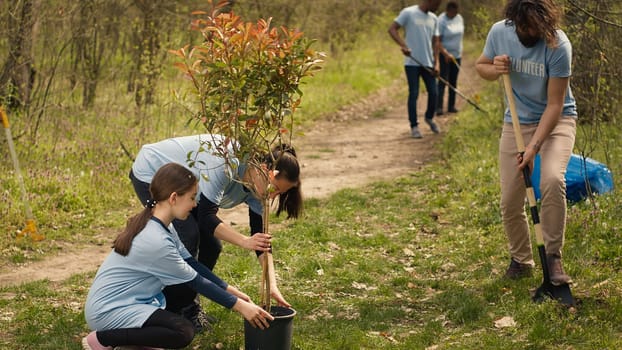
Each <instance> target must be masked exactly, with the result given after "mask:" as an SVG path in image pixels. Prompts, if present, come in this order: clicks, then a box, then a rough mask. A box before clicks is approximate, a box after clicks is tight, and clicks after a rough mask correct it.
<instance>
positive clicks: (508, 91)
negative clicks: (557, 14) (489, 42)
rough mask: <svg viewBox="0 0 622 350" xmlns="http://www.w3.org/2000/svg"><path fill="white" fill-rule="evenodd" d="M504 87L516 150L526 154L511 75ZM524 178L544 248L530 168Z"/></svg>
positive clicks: (538, 233)
mask: <svg viewBox="0 0 622 350" xmlns="http://www.w3.org/2000/svg"><path fill="white" fill-rule="evenodd" d="M503 86H504V87H505V96H506V98H507V99H508V106H509V108H510V115H511V116H512V127H513V128H514V138H515V139H516V148H517V149H518V152H519V153H520V154H523V153H525V142H524V140H523V134H522V132H521V129H520V122H519V120H518V113H517V112H516V103H515V102H514V94H513V93H512V83H511V81H510V75H509V74H503ZM523 178H524V179H525V187H526V189H527V200H528V201H529V210H530V211H531V219H532V220H533V226H534V230H535V231H536V244H537V245H538V246H544V238H543V237H542V228H541V227H540V217H539V215H538V204H537V202H536V194H535V192H534V190H533V185H532V183H531V175H530V171H529V166H526V167H524V168H523Z"/></svg>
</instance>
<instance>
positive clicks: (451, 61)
mask: <svg viewBox="0 0 622 350" xmlns="http://www.w3.org/2000/svg"><path fill="white" fill-rule="evenodd" d="M438 22H439V33H440V37H441V45H440V56H441V57H440V58H441V59H440V65H441V72H440V76H441V77H442V78H444V79H445V80H447V82H449V84H451V85H452V86H453V87H454V88H457V87H458V73H459V71H460V64H461V63H462V39H463V37H464V20H463V18H462V15H460V14H459V13H458V2H457V1H449V2H448V3H447V7H446V8H445V12H443V13H441V15H440V16H438ZM447 90H448V92H447V112H448V113H458V110H457V109H456V91H454V90H453V89H449V88H448V89H447ZM444 97H445V83H444V82H443V81H442V80H439V82H438V94H437V96H436V115H442V114H443V98H444Z"/></svg>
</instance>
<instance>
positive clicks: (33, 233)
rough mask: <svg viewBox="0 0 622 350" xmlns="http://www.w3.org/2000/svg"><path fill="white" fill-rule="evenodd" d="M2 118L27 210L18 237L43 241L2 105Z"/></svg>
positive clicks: (0, 118) (7, 118)
mask: <svg viewBox="0 0 622 350" xmlns="http://www.w3.org/2000/svg"><path fill="white" fill-rule="evenodd" d="M0 120H1V121H2V125H3V126H4V131H5V134H6V141H7V143H8V144H9V152H10V153H11V158H12V159H13V166H14V167H15V175H16V176H17V179H18V180H19V187H20V189H21V191H22V202H23V203H24V210H25V211H26V227H24V229H23V230H21V231H19V232H18V234H17V238H18V239H22V238H25V237H28V238H30V239H32V240H33V241H41V240H43V239H45V236H43V235H42V234H40V233H38V232H37V225H36V224H35V219H34V217H33V215H32V210H31V209H30V205H28V200H27V199H26V187H25V186H24V178H23V177H22V171H21V170H20V168H19V161H18V159H17V153H15V145H14V144H13V136H12V135H11V128H10V125H9V117H7V115H6V112H5V111H4V108H3V107H2V106H0Z"/></svg>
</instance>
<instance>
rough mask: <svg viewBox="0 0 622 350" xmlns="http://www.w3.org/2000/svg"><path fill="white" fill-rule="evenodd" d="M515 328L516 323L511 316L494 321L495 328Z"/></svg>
mask: <svg viewBox="0 0 622 350" xmlns="http://www.w3.org/2000/svg"><path fill="white" fill-rule="evenodd" d="M509 327H516V321H514V318H512V317H511V316H504V317H502V318H500V319H498V320H496V321H495V328H509Z"/></svg>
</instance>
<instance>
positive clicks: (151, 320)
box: [82, 163, 274, 350]
mask: <svg viewBox="0 0 622 350" xmlns="http://www.w3.org/2000/svg"><path fill="white" fill-rule="evenodd" d="M197 186H198V181H197V178H196V177H195V175H194V174H193V173H192V172H191V171H190V170H188V169H187V168H185V167H184V166H182V165H180V164H176V163H169V164H166V165H164V166H162V167H160V169H158V171H157V172H156V173H155V175H154V176H153V179H152V181H151V185H150V187H149V192H150V200H149V203H148V205H147V206H146V207H145V208H144V209H143V210H142V211H141V212H140V213H139V214H137V215H135V216H133V217H132V218H130V219H129V220H128V223H127V226H126V227H125V230H124V231H123V232H122V233H120V234H119V235H118V236H117V238H116V239H115V240H114V243H113V248H114V249H113V251H112V252H110V254H109V255H108V257H106V259H105V260H104V262H103V263H102V265H101V266H100V267H99V270H98V271H97V274H96V275H95V280H94V281H93V284H92V286H91V288H90V290H89V293H88V296H87V298H86V304H85V307H84V315H85V318H86V321H87V323H88V325H89V327H90V328H91V329H92V330H93V331H92V332H90V333H89V334H88V335H87V336H86V337H84V338H83V339H82V346H83V348H84V349H86V350H91V349H92V350H103V349H110V350H112V349H113V347H116V346H134V347H132V348H135V347H136V346H138V347H140V349H156V348H163V347H166V348H174V349H179V348H183V347H186V346H188V345H189V344H190V343H191V342H192V339H193V338H194V335H195V332H194V328H193V325H192V323H191V322H190V321H188V320H187V319H185V318H184V317H182V316H180V315H179V314H176V313H173V312H170V311H167V310H165V309H163V308H164V307H165V305H166V302H167V300H166V299H165V297H164V295H163V293H162V288H163V287H164V286H166V285H174V284H179V283H183V284H184V285H187V286H188V287H189V288H192V289H193V290H195V291H197V292H199V293H201V294H202V295H204V296H205V297H207V298H209V299H211V300H213V301H214V302H216V303H218V304H220V305H222V306H224V307H226V308H229V309H233V310H235V311H237V312H239V313H240V314H242V316H243V317H244V318H245V319H246V320H248V321H249V322H250V323H251V324H252V325H253V326H254V327H259V328H261V329H265V328H267V327H269V323H268V320H273V319H274V318H273V317H272V316H271V315H270V314H269V313H268V312H267V311H265V310H263V309H262V308H261V307H259V306H257V305H255V304H254V303H253V302H252V301H251V300H250V298H249V297H248V295H246V294H244V293H243V292H241V291H240V290H238V289H237V288H235V287H233V286H231V285H228V284H227V283H225V282H224V281H223V280H221V279H220V278H219V277H218V276H216V275H215V274H214V273H212V271H211V270H210V269H208V268H207V267H206V266H204V265H203V264H201V263H199V262H198V261H196V260H195V259H194V258H193V257H192V255H191V254H190V253H189V252H188V250H187V249H186V248H185V247H184V246H183V244H182V243H181V241H180V239H179V236H178V235H177V233H176V231H175V229H174V227H173V225H171V222H172V221H173V219H178V220H184V219H186V217H188V216H189V215H190V211H191V210H192V209H193V208H194V207H195V206H196V205H197V204H196V200H195V197H196V195H197Z"/></svg>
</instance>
